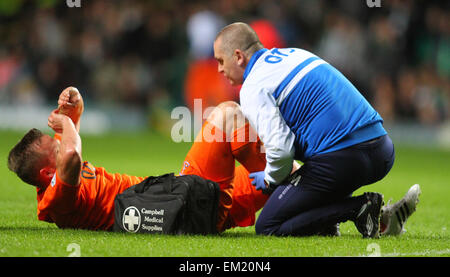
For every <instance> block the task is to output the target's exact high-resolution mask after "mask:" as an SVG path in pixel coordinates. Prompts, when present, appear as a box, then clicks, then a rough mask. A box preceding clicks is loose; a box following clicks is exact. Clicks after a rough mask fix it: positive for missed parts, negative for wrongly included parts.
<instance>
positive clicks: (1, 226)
mask: <svg viewBox="0 0 450 277" xmlns="http://www.w3.org/2000/svg"><path fill="white" fill-rule="evenodd" d="M22 135H23V133H18V132H9V131H0V159H1V160H2V162H1V163H0V191H1V193H0V256H3V257H5V256H14V257H17V256H18V257H24V256H25V257H41V256H44V257H49V256H50V257H54V256H59V257H61V256H63V257H64V256H70V255H79V256H82V257H89V256H96V257H99V256H100V257H104V256H106V257H110V256H133V257H134V256H141V257H142V256H144V257H149V256H150V257H161V256H163V257H167V256H169V257H205V256H207V257H211V256H212V257H275V256H284V257H286V256H289V257H299V256H327V257H329V256H332V257H335V256H338V257H342V256H370V255H374V254H375V255H377V254H379V255H381V256H394V257H398V256H450V230H449V227H450V226H449V222H450V204H449V202H448V201H449V200H448V199H449V196H450V177H449V176H450V172H449V171H450V167H449V165H450V151H449V150H444V149H439V148H434V147H432V146H430V147H427V148H414V147H408V146H402V145H397V144H396V161H395V164H394V167H393V169H392V170H391V172H390V173H389V175H388V176H387V177H386V178H385V179H384V180H382V181H381V182H378V183H376V184H374V185H370V186H366V187H363V188H361V189H360V190H358V191H357V192H356V193H355V194H361V193H362V192H364V191H378V192H381V193H383V194H384V196H385V201H387V200H388V199H389V198H391V197H392V198H393V199H394V201H397V200H399V199H400V198H401V197H403V195H404V194H405V192H406V191H407V190H408V188H409V187H410V186H411V185H413V184H415V183H419V184H420V185H421V189H422V195H421V197H420V203H419V205H418V208H417V211H416V213H415V214H414V215H413V216H412V217H411V218H410V219H409V220H408V222H407V225H406V229H407V232H406V234H404V235H402V236H400V237H385V238H380V239H362V237H361V235H360V234H359V233H358V232H357V230H356V228H355V226H354V224H353V223H352V222H346V223H343V224H341V234H342V235H341V237H338V238H329V237H317V236H313V237H284V238H278V237H264V236H258V235H256V234H255V231H254V228H253V227H247V228H235V229H232V230H228V231H226V232H225V233H223V234H221V235H218V236H165V235H153V236H152V235H136V234H118V233H110V232H103V231H97V232H95V231H85V230H60V229H58V228H57V227H56V226H55V225H54V224H48V223H45V222H40V221H38V220H37V216H36V205H37V203H36V192H35V189H34V188H32V187H31V186H29V185H26V184H24V183H22V182H21V181H20V180H19V179H18V178H17V177H16V176H15V175H14V174H13V173H11V172H9V171H8V169H7V166H6V159H7V155H8V152H9V150H10V148H11V147H12V146H13V145H14V144H15V143H16V142H17V141H18V140H19V139H20V138H21V136H22ZM189 147H190V144H189V143H179V144H177V143H174V142H172V141H171V140H170V138H166V137H163V136H159V135H156V134H152V133H145V132H144V133H135V134H134V133H133V134H120V133H115V134H108V135H102V136H83V159H84V160H88V161H90V162H92V163H93V164H94V165H96V166H103V167H105V168H106V169H107V170H108V171H109V172H120V173H128V174H132V175H138V176H145V175H159V174H163V173H167V172H176V173H177V172H178V171H179V169H180V167H181V164H182V162H183V159H184V157H185V155H186V153H187V151H188V149H189ZM349 174H351V173H349Z"/></svg>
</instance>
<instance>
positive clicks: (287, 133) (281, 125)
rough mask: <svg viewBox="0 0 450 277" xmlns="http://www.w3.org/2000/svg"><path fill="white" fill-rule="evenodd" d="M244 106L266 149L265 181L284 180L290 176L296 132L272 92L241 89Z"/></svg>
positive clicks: (246, 114) (243, 109)
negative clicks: (282, 112)
mask: <svg viewBox="0 0 450 277" xmlns="http://www.w3.org/2000/svg"><path fill="white" fill-rule="evenodd" d="M241 107H242V111H243V113H244V115H245V117H246V118H247V119H248V120H249V122H250V125H251V126H252V127H253V128H254V129H255V130H256V132H257V133H258V136H259V138H260V139H261V141H262V142H263V143H264V146H265V148H266V160H267V164H266V168H265V170H264V171H265V180H266V181H268V182H270V183H272V184H279V183H281V182H282V181H283V180H284V179H285V178H286V177H288V176H289V174H290V172H291V170H292V162H293V160H294V154H295V149H294V140H295V135H294V133H292V131H291V129H290V128H289V126H288V125H287V124H286V122H285V120H284V118H283V117H282V115H281V113H280V110H279V109H278V107H277V105H276V103H275V99H274V98H273V96H272V94H271V93H270V92H269V91H267V90H265V89H258V88H257V87H256V86H246V87H245V88H243V89H241Z"/></svg>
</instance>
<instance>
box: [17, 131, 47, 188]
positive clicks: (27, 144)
mask: <svg viewBox="0 0 450 277" xmlns="http://www.w3.org/2000/svg"><path fill="white" fill-rule="evenodd" d="M43 135H44V134H43V133H42V132H41V131H40V130H38V129H35V128H33V129H31V130H30V131H28V132H27V133H26V134H25V136H23V138H22V139H21V140H20V141H19V142H18V143H17V144H16V146H14V148H13V149H11V151H10V152H9V156H8V168H9V170H11V171H12V172H14V173H16V174H17V176H18V177H19V178H20V179H21V180H22V181H24V182H25V183H27V184H30V185H33V186H37V184H38V179H37V177H38V175H39V174H38V171H39V169H40V168H39V165H40V161H41V155H40V154H39V153H38V152H37V151H35V150H34V149H33V148H34V147H33V143H34V142H36V141H37V140H38V139H40V138H41V137H42V136H43Z"/></svg>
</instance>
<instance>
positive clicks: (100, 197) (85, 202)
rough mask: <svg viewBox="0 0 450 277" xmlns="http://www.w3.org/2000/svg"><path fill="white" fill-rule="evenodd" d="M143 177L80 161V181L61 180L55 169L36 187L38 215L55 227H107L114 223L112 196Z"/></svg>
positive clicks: (101, 228) (91, 228) (107, 228)
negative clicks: (46, 183)
mask: <svg viewBox="0 0 450 277" xmlns="http://www.w3.org/2000/svg"><path fill="white" fill-rule="evenodd" d="M142 180H144V177H135V176H130V175H126V174H118V173H114V174H113V173H109V172H107V171H106V170H105V169H104V168H102V167H94V166H93V165H92V164H90V163H89V162H84V163H83V166H82V168H81V175H80V184H79V185H77V186H72V185H69V184H66V183H64V182H63V181H62V180H61V179H60V178H59V176H58V172H56V173H55V175H54V177H53V179H52V182H51V184H50V185H49V186H48V187H47V188H46V189H45V190H44V189H39V188H38V189H37V200H38V207H37V208H38V209H37V210H38V219H39V220H43V221H47V222H50V223H55V224H56V225H57V226H58V227H59V228H79V229H89V230H110V229H111V228H112V226H113V224H114V199H115V197H116V195H117V194H119V193H121V192H123V191H124V190H126V189H127V188H129V187H130V186H132V185H135V184H138V183H140V182H141V181H142Z"/></svg>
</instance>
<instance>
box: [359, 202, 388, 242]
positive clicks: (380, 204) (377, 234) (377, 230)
mask: <svg viewBox="0 0 450 277" xmlns="http://www.w3.org/2000/svg"><path fill="white" fill-rule="evenodd" d="M376 195H377V199H376V203H373V202H372V203H373V204H375V205H378V206H375V207H376V208H375V212H376V218H375V223H376V224H374V223H371V224H373V225H374V226H372V228H371V229H372V230H373V229H374V228H375V233H373V232H370V234H363V238H379V237H380V219H381V208H382V207H383V206H384V196H383V195H382V194H379V193H377V194H376ZM371 215H373V211H371V212H370V213H369V214H368V217H369V216H371ZM368 220H369V218H368ZM368 224H369V222H368ZM372 233H373V234H372Z"/></svg>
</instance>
